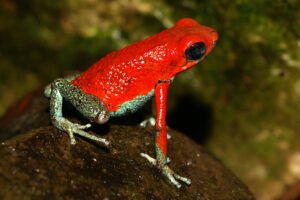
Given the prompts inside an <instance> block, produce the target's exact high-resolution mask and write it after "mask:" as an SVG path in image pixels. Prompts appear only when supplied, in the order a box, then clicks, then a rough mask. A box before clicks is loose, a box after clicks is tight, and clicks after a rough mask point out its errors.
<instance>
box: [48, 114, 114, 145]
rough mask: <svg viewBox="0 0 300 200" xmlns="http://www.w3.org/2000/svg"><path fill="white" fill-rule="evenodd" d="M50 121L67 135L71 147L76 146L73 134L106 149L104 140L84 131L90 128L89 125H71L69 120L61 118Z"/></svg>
mask: <svg viewBox="0 0 300 200" xmlns="http://www.w3.org/2000/svg"><path fill="white" fill-rule="evenodd" d="M52 121H53V123H54V125H55V126H56V127H57V128H59V129H60V130H62V131H66V132H67V133H68V134H69V137H70V140H71V144H72V145H75V144H76V140H75V137H74V134H77V135H80V136H82V137H85V138H88V139H90V140H92V141H96V142H99V143H101V144H103V145H104V146H106V147H107V146H108V145H109V142H108V141H107V140H106V139H104V138H100V137H97V136H94V135H92V134H89V133H88V132H86V131H84V130H85V129H88V128H90V127H91V126H92V125H91V124H85V125H81V124H76V123H72V122H70V121H69V120H67V119H65V118H62V117H61V118H56V119H54V120H52Z"/></svg>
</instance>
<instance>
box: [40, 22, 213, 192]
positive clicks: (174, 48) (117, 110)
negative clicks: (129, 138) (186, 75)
mask: <svg viewBox="0 0 300 200" xmlns="http://www.w3.org/2000/svg"><path fill="white" fill-rule="evenodd" d="M217 39H218V34H217V32H216V31H215V30H214V29H212V28H210V27H206V26H203V25H200V24H199V23H198V22H196V21H195V20H193V19H190V18H184V19H181V20H179V21H178V22H177V23H176V24H175V25H174V26H173V27H171V28H169V29H166V30H164V31H162V32H160V33H158V34H156V35H153V36H151V37H149V38H146V39H144V40H142V41H140V42H137V43H135V44H133V45H131V46H128V47H125V48H123V49H121V50H119V51H116V52H112V53H110V54H108V55H106V56H105V57H103V58H101V59H100V60H99V61H98V62H96V63H95V64H94V65H92V66H91V67H90V68H88V69H87V70H86V71H85V72H83V73H82V74H78V75H74V76H71V77H67V78H62V79H57V80H55V81H54V82H53V83H52V84H50V85H49V86H47V87H46V88H45V95H46V96H47V97H49V98H50V115H51V120H52V123H53V125H54V126H56V127H57V128H59V129H60V130H63V131H65V132H67V133H68V134H69V136H70V139H71V144H75V143H76V141H75V137H74V134H78V135H80V136H83V137H86V138H89V139H91V140H95V141H98V142H101V143H103V144H104V145H106V146H107V145H109V142H108V141H107V140H105V139H104V138H100V137H96V136H94V135H91V134H89V133H87V132H86V131H84V130H85V129H87V128H89V127H91V124H86V125H80V124H75V123H73V122H71V121H69V120H68V119H66V118H64V117H63V114H62V104H63V99H65V100H66V101H68V102H70V103H71V104H72V105H73V106H74V107H75V108H76V109H77V110H78V111H79V112H80V113H81V114H82V115H83V116H84V117H86V118H87V119H89V120H90V121H92V122H96V123H98V124H103V123H106V122H107V121H108V120H109V118H110V117H117V116H124V115H127V114H130V113H133V112H135V111H136V110H138V109H139V108H140V107H141V106H143V105H144V104H145V103H146V102H147V101H148V100H150V99H151V97H152V96H153V95H155V99H156V111H157V112H156V113H157V115H156V129H157V135H156V143H155V144H156V145H155V149H156V159H154V158H151V157H150V156H148V155H146V154H142V155H143V156H144V157H146V158H147V159H148V160H149V161H150V162H151V163H152V164H154V165H156V166H157V167H158V168H159V169H160V170H161V171H162V173H163V175H165V177H166V178H167V180H168V181H169V182H170V183H172V184H174V185H175V186H176V187H178V188H180V187H181V184H180V183H179V181H182V182H185V183H186V184H190V183H191V180H190V179H188V178H185V177H182V176H179V175H178V174H176V173H175V172H174V171H173V170H172V169H171V168H170V167H169V166H168V165H167V126H166V103H167V91H168V88H169V85H170V83H171V82H172V81H173V79H174V77H175V75H176V74H178V73H180V72H183V71H185V70H187V69H189V68H191V67H192V66H194V65H195V64H197V63H198V62H199V61H200V60H202V59H203V58H204V57H205V56H206V55H208V54H209V53H210V52H211V50H212V49H213V48H214V46H215V44H216V41H217Z"/></svg>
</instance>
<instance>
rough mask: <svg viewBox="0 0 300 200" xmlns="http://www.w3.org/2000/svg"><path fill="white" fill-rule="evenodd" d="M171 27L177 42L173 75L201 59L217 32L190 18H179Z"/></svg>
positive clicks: (211, 45) (211, 47)
mask: <svg viewBox="0 0 300 200" xmlns="http://www.w3.org/2000/svg"><path fill="white" fill-rule="evenodd" d="M172 29H173V31H174V32H175V33H176V43H177V48H176V55H175V56H174V57H173V61H172V62H173V70H172V71H173V74H174V75H175V74H177V73H180V72H182V71H185V70H187V69H189V68H190V67H192V66H194V65H195V64H197V63H198V62H200V61H201V60H203V59H204V58H205V57H206V56H207V55H208V54H209V53H210V52H211V50H212V49H213V48H214V46H215V44H216V42H217V40H218V33H217V32H216V31H215V30H214V29H212V28H210V27H206V26H203V25H200V24H199V23H198V22H196V21H195V20H193V19H190V18H184V19H181V20H179V21H178V22H177V23H176V24H175V25H174V26H173V27H172ZM174 39H175V38H174Z"/></svg>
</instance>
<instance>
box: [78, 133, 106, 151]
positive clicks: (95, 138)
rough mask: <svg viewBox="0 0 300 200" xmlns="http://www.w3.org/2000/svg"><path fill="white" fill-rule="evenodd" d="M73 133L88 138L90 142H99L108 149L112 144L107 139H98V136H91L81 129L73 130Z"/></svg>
mask: <svg viewBox="0 0 300 200" xmlns="http://www.w3.org/2000/svg"><path fill="white" fill-rule="evenodd" d="M73 132H74V133H76V134H77V135H80V136H82V137H85V138H87V139H89V140H92V141H95V142H99V143H101V144H103V145H104V146H106V147H108V146H109V144H110V143H109V142H108V141H107V140H106V139H104V138H101V137H97V136H95V135H92V134H90V133H88V132H86V131H83V130H81V129H73Z"/></svg>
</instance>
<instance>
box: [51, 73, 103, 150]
mask: <svg viewBox="0 0 300 200" xmlns="http://www.w3.org/2000/svg"><path fill="white" fill-rule="evenodd" d="M71 80H72V79H71ZM69 81H70V78H69V79H57V80H55V81H54V82H53V83H52V84H51V88H49V87H48V86H47V87H46V88H45V94H46V96H48V95H49V96H50V115H51V121H52V123H53V125H54V126H56V127H57V128H59V129H60V130H62V131H66V132H67V133H69V136H70V139H71V144H75V143H76V140H75V137H74V134H77V135H80V136H83V137H85V138H88V139H90V140H94V141H97V142H100V143H102V144H104V145H105V146H107V145H109V142H108V141H106V140H105V139H103V138H100V137H96V136H94V135H91V134H89V133H87V132H86V131H83V130H84V129H87V128H89V127H91V124H86V125H80V124H75V123H73V122H71V121H69V120H67V119H66V118H64V117H63V115H62V107H63V99H65V100H67V101H68V102H70V103H71V104H73V106H74V107H75V108H76V109H77V110H78V111H79V112H80V113H81V114H82V115H83V116H84V117H86V118H87V119H89V120H90V121H93V122H96V123H98V124H103V123H105V122H107V121H108V119H109V111H108V110H107V109H106V107H105V106H104V105H103V103H102V102H101V101H100V100H99V99H98V98H96V97H94V96H93V95H89V94H85V93H84V92H83V91H82V90H80V89H79V88H77V87H76V86H75V85H73V84H70V83H69ZM47 94H48V95H47Z"/></svg>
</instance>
